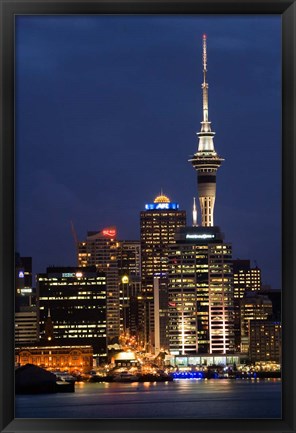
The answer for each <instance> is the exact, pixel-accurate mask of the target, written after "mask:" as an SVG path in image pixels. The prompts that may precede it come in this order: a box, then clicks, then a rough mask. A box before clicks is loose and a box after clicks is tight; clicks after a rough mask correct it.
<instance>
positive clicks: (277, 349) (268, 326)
mask: <svg viewBox="0 0 296 433" xmlns="http://www.w3.org/2000/svg"><path fill="white" fill-rule="evenodd" d="M281 328H282V326H281V322H274V321H270V320H251V321H250V351H249V354H250V359H251V361H252V362H266V361H274V362H277V363H279V362H281V354H282V336H281Z"/></svg>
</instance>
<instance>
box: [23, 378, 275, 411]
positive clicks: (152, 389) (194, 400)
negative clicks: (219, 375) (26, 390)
mask: <svg viewBox="0 0 296 433" xmlns="http://www.w3.org/2000/svg"><path fill="white" fill-rule="evenodd" d="M16 417H17V418H25V417H33V418H38V417H40V418H44V417H48V418H204V419H208V418H211V419H212V418H220V419H223V418H224V419H225V418H227V419H231V418H280V417H281V381H280V380H279V379H270V380H260V379H254V380H230V379H213V380H203V379H202V380H200V379H182V380H181V379H180V380H175V381H174V382H166V383H157V382H154V383H147V382H146V383H137V382H133V383H84V384H83V383H81V384H78V383H77V384H76V387H75V393H69V394H64V393H63V394H51V395H50V394H48V395H38V396H33V395H27V396H17V398H16Z"/></svg>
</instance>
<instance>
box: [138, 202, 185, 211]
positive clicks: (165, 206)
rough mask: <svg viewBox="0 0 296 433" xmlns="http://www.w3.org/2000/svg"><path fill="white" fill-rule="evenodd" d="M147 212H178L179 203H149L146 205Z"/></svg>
mask: <svg viewBox="0 0 296 433" xmlns="http://www.w3.org/2000/svg"><path fill="white" fill-rule="evenodd" d="M145 209H146V210H172V209H173V210H177V209H179V203H147V204H145Z"/></svg>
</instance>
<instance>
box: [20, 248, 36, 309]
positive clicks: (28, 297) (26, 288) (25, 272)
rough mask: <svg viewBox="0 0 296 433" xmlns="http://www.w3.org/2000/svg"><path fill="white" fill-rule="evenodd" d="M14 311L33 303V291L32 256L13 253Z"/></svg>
mask: <svg viewBox="0 0 296 433" xmlns="http://www.w3.org/2000/svg"><path fill="white" fill-rule="evenodd" d="M15 289H16V291H15V311H16V312H18V311H20V308H21V307H31V306H32V305H35V293H33V289H32V257H21V256H20V254H19V253H16V254H15Z"/></svg>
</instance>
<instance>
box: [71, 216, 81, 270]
mask: <svg viewBox="0 0 296 433" xmlns="http://www.w3.org/2000/svg"><path fill="white" fill-rule="evenodd" d="M70 226H71V232H72V235H73V239H74V243H75V250H76V260H77V266H79V262H78V237H77V233H76V230H75V227H74V224H73V221H70Z"/></svg>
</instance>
